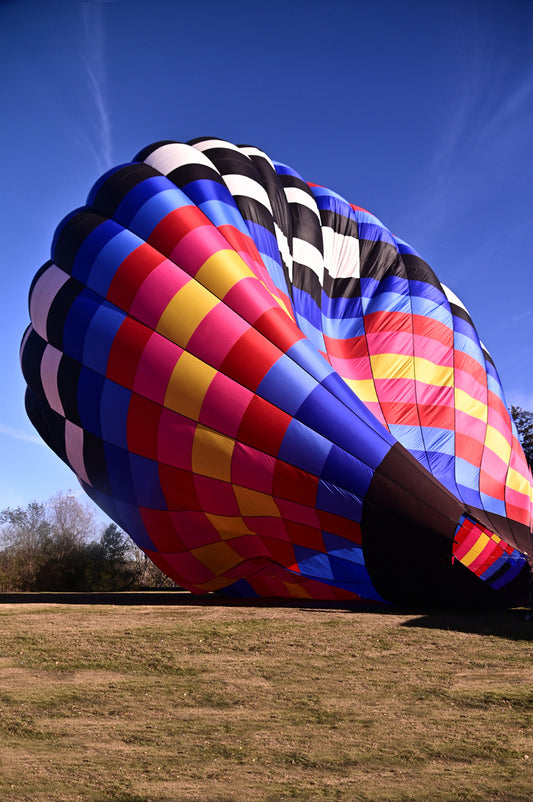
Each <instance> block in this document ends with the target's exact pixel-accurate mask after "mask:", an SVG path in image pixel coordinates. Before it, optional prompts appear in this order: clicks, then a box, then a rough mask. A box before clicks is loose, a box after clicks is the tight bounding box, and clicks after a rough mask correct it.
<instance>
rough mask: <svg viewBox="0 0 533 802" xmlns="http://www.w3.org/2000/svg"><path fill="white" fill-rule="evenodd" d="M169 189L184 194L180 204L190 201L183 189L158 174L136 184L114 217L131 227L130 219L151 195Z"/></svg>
mask: <svg viewBox="0 0 533 802" xmlns="http://www.w3.org/2000/svg"><path fill="white" fill-rule="evenodd" d="M169 189H173V190H174V191H175V192H177V193H179V195H181V196H182V200H181V202H180V204H179V205H180V206H185V205H188V204H189V203H190V201H189V200H188V199H187V198H185V197H183V193H182V192H181V190H179V189H178V188H177V187H176V186H175V185H174V184H173V183H172V181H170V180H169V179H168V178H167V177H166V176H164V175H160V176H158V175H156V176H152V177H151V178H146V179H145V180H144V181H141V183H140V184H136V185H135V186H134V187H133V189H130V191H129V192H128V193H127V194H126V195H125V196H124V197H123V199H122V200H121V202H120V203H119V205H118V206H117V208H116V209H115V212H114V214H113V217H114V219H115V220H117V221H118V222H119V223H121V224H122V225H123V226H124V227H125V228H129V223H130V221H131V220H132V219H133V218H134V217H135V215H136V214H137V212H138V211H139V210H140V209H141V208H142V206H143V205H144V204H145V203H146V202H147V201H148V200H149V199H150V198H151V197H153V196H155V195H157V194H158V193H160V192H166V191H168V190H169Z"/></svg>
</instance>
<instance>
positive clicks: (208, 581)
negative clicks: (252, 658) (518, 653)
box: [21, 139, 533, 603]
mask: <svg viewBox="0 0 533 802" xmlns="http://www.w3.org/2000/svg"><path fill="white" fill-rule="evenodd" d="M51 256H52V259H51V261H50V262H47V263H46V264H45V265H44V266H43V268H41V270H40V271H39V272H38V274H37V275H36V277H35V279H34V282H33V284H32V287H31V290H30V317H31V325H30V327H29V329H28V331H27V332H26V334H25V337H24V339H23V343H22V348H21V361H22V368H23V372H24V375H25V378H26V382H27V385H28V389H27V397H26V406H27V411H28V414H29V416H30V418H31V420H32V421H33V423H34V425H35V426H36V428H37V430H38V431H39V432H40V434H41V435H42V436H43V438H44V439H45V440H46V442H47V443H48V444H49V445H50V447H51V448H52V449H53V450H54V451H55V452H56V453H57V454H58V456H59V457H60V458H61V459H63V460H64V461H65V462H66V463H67V464H69V465H70V466H71V468H72V469H73V470H74V472H75V473H76V474H77V476H78V478H79V480H80V482H81V484H82V486H83V487H84V489H85V490H86V492H87V493H88V494H89V495H90V496H91V498H93V499H94V500H95V501H96V503H97V504H99V505H100V506H101V507H102V509H103V510H104V511H105V512H107V514H108V515H109V516H110V517H111V518H112V519H113V520H115V521H116V522H117V523H118V524H119V525H120V526H121V527H122V528H123V529H125V531H127V532H128V533H129V534H130V535H131V537H132V538H133V539H134V540H135V542H136V543H137V544H138V545H139V546H140V547H141V548H142V549H144V550H145V551H146V553H147V554H148V555H149V556H150V557H151V559H153V561H154V562H155V563H156V565H158V566H159V567H160V568H161V569H162V570H163V571H164V572H166V573H167V574H168V575H169V576H171V577H172V578H173V579H174V580H175V581H176V582H177V583H178V584H180V585H181V586H183V587H184V588H187V589H190V590H192V591H193V592H199V593H202V592H209V591H220V592H225V593H229V594H234V595H245V596H254V595H259V596H272V597H284V598H286V597H295V598H317V599H329V600H332V601H333V600H340V599H349V600H352V601H357V600H360V601H362V600H370V601H382V600H388V601H392V602H395V601H399V602H402V601H416V602H422V603H427V602H428V601H430V602H431V601H447V602H449V601H450V600H451V601H461V600H463V601H464V600H465V599H469V600H472V599H474V600H477V601H480V602H481V603H489V602H490V601H491V599H492V596H498V597H502V598H503V597H505V599H506V601H509V600H511V601H514V602H516V601H517V600H519V601H520V600H521V599H523V597H524V593H525V590H524V589H525V588H526V586H527V580H528V576H529V565H528V560H527V558H526V557H525V556H524V554H525V552H526V551H529V553H531V520H532V506H533V492H532V489H531V474H530V473H529V471H528V468H527V464H526V461H525V458H524V455H523V452H522V450H521V448H520V445H519V443H518V439H517V436H516V430H515V429H514V426H513V424H512V422H511V420H510V417H509V413H508V412H507V410H506V407H505V400H504V394H503V390H502V388H501V384H500V381H499V378H498V375H497V372H496V369H495V367H494V365H493V363H492V360H491V359H490V356H489V355H488V354H487V352H486V350H485V349H484V347H483V345H482V344H481V342H480V340H479V338H478V335H477V332H476V330H475V328H474V325H473V323H472V321H471V319H470V316H469V314H468V312H467V310H466V309H465V308H464V306H463V305H462V304H461V302H460V301H459V299H457V297H456V296H455V295H454V294H453V293H452V292H451V291H450V290H448V289H447V288H446V287H444V286H443V285H441V284H440V282H439V281H438V279H437V277H436V276H435V274H434V273H433V272H432V271H431V269H430V268H429V267H428V266H427V264H426V263H425V262H423V260H422V259H421V258H420V257H419V256H418V254H416V252H415V251H414V250H413V249H412V248H411V247H410V246H409V245H407V244H406V243H404V242H403V241H401V240H399V239H398V238H396V237H394V236H393V235H392V234H391V233H390V232H389V231H388V230H387V229H386V228H385V227H384V226H383V225H382V224H381V222H380V221H379V220H378V219H377V218H376V217H374V216H373V215H371V214H370V213H368V212H366V211H365V210H363V209H361V208H360V207H357V206H354V205H353V204H350V203H349V202H348V201H346V200H345V199H343V198H342V197H340V196H339V195H337V194H336V193H334V192H332V191H331V190H328V189H327V188H325V187H320V186H317V185H314V184H310V183H307V182H306V181H304V180H303V178H302V177H301V176H299V175H298V173H296V171H294V170H293V169H292V168H290V167H288V166H287V165H284V164H282V163H281V162H275V161H273V160H271V159H270V158H269V157H268V156H267V155H266V154H264V153H263V152H262V151H260V150H259V149H257V148H255V147H251V146H240V147H237V146H235V145H232V144H230V143H227V142H224V141H222V140H217V139H198V140H193V141H192V142H190V143H188V144H184V143H175V142H166V143H156V144H155V145H152V146H149V147H148V148H145V149H144V151H141V153H140V154H138V155H137V157H136V158H135V159H134V160H133V161H132V162H131V163H129V164H126V165H122V166H119V167H117V168H115V169H113V170H111V171H110V172H109V173H107V174H106V175H104V176H103V177H102V178H101V179H100V180H99V181H98V182H97V184H96V185H95V187H93V189H92V190H91V192H90V194H89V197H88V201H87V205H86V206H85V207H83V208H81V209H78V210H76V211H75V212H73V213H72V214H71V215H69V216H68V217H67V218H65V220H64V221H63V222H62V223H61V224H60V225H59V227H58V229H57V231H56V234H55V237H54V241H53V244H52V254H51Z"/></svg>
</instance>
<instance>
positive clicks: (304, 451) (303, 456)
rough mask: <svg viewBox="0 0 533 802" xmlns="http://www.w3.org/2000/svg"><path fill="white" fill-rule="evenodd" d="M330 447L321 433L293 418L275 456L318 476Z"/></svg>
mask: <svg viewBox="0 0 533 802" xmlns="http://www.w3.org/2000/svg"><path fill="white" fill-rule="evenodd" d="M330 449H331V443H330V442H328V440H326V439H325V438H324V437H322V435H320V434H317V433H316V432H313V431H311V430H310V429H308V428H307V426H303V424H301V423H300V421H298V420H295V419H293V420H292V421H291V422H290V423H289V426H288V428H287V431H286V432H285V436H284V438H283V441H282V443H281V446H280V449H279V452H278V455H277V456H278V459H281V460H283V461H284V462H288V463H289V464H290V465H295V466H296V467H297V468H302V470H304V471H308V472H309V473H312V474H314V475H315V476H320V473H321V471H322V468H323V466H324V463H325V462H326V460H327V458H328V454H329V452H330Z"/></svg>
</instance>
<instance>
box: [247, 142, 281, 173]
mask: <svg viewBox="0 0 533 802" xmlns="http://www.w3.org/2000/svg"><path fill="white" fill-rule="evenodd" d="M240 150H241V152H242V153H244V154H246V156H248V158H250V157H251V156H259V157H260V158H261V159H264V160H265V161H267V162H268V163H269V164H270V166H271V167H272V169H274V164H273V162H272V160H271V159H269V158H268V156H267V155H266V153H263V151H262V150H259V148H254V147H252V146H250V147H246V148H241V149H240Z"/></svg>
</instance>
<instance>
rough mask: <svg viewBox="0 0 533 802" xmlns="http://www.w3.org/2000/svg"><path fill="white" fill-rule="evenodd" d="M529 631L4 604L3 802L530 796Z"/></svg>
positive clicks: (439, 800) (419, 618) (471, 619)
mask: <svg viewBox="0 0 533 802" xmlns="http://www.w3.org/2000/svg"><path fill="white" fill-rule="evenodd" d="M176 598H177V597H176ZM532 634H533V629H532V624H531V622H525V621H523V620H520V619H519V618H518V617H517V616H515V615H513V614H512V613H491V614H489V616H488V617H483V616H481V615H477V616H476V615H467V614H459V613H457V614H453V615H449V616H444V615H440V616H439V615H435V616H431V615H416V614H407V613H392V614H387V613H378V612H354V611H350V610H346V609H320V608H318V609H312V608H306V607H296V608H282V607H279V608H277V607H250V606H216V605H211V606H205V605H204V606H202V605H198V604H194V603H192V604H183V603H180V604H177V605H175V606H162V605H157V606H148V605H142V604H141V605H131V606H90V605H66V604H57V605H53V604H31V605H27V604H24V605H18V604H13V605H0V680H1V681H0V715H1V742H0V758H1V766H0V799H1V800H2V802H26V800H28V801H29V800H31V802H52V801H53V802H74V800H83V801H84V802H111V801H114V802H163V800H165V802H171V801H172V802H178V801H179V802H181V801H182V800H183V801H184V802H185V801H187V802H188V801H189V800H200V801H201V802H259V801H261V802H278V801H279V802H281V800H305V801H306V802H315V801H318V800H340V801H342V802H356V801H357V800H366V801H367V802H381V801H382V800H383V801H384V800H390V801H391V802H393V801H394V802H399V800H432V802H433V801H434V802H452V800H469V801H470V800H480V802H481V801H482V802H487V801H488V800H498V801H499V802H503V801H504V800H505V801H507V802H526V800H527V801H528V802H529V800H531V799H533V772H532V763H533V734H532V716H531V714H532V709H533V660H532V653H533V645H532V642H531V635H532Z"/></svg>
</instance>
